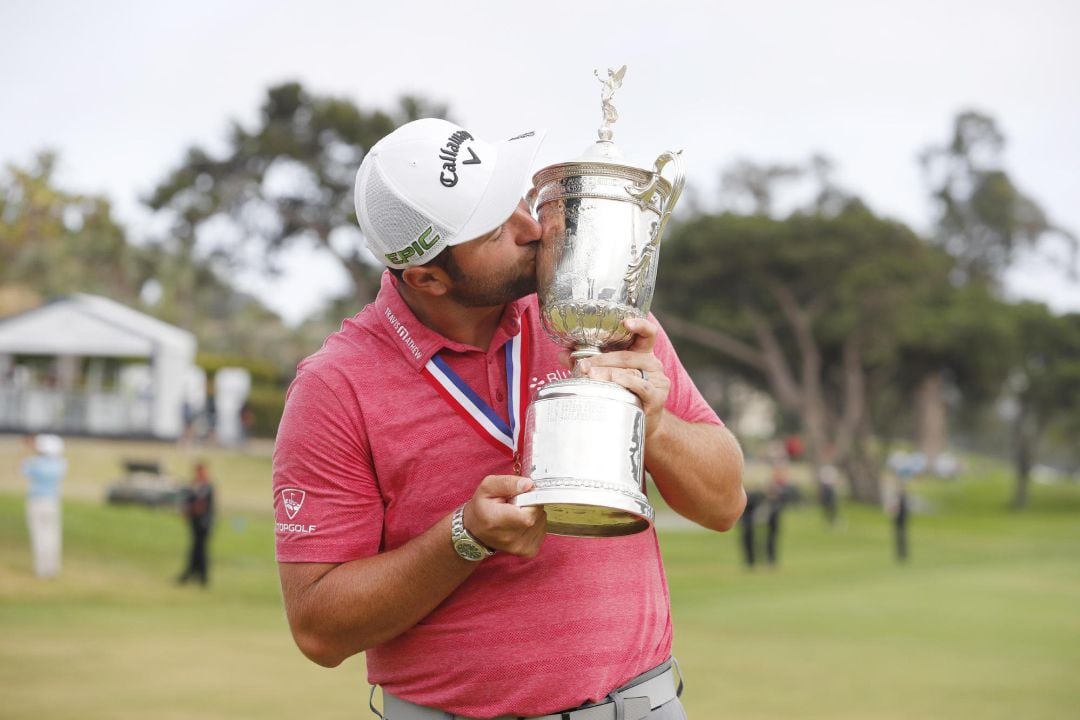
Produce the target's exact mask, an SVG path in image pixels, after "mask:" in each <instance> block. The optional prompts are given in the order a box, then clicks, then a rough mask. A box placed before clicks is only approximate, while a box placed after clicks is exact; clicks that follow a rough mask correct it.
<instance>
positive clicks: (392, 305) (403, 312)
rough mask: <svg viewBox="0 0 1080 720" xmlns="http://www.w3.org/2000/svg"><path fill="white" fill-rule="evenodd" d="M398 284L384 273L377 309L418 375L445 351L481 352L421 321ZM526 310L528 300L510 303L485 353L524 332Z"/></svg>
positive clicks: (490, 352)
mask: <svg viewBox="0 0 1080 720" xmlns="http://www.w3.org/2000/svg"><path fill="white" fill-rule="evenodd" d="M397 284H398V280H397V278H396V277H394V275H393V274H392V273H390V271H388V270H386V271H383V276H382V284H381V285H380V287H379V294H378V295H377V296H376V297H375V309H376V311H377V312H378V315H379V323H380V324H381V325H382V327H383V328H384V329H385V330H386V332H387V335H388V336H389V337H391V339H392V341H393V343H394V344H395V345H396V346H397V347H398V349H400V350H401V354H402V355H403V356H404V357H405V359H406V360H407V361H409V363H410V364H411V365H412V366H413V368H414V369H415V370H416V371H417V372H419V371H420V370H421V369H423V367H424V366H425V365H426V364H427V362H428V360H430V359H431V358H432V356H433V355H435V353H437V352H439V351H440V350H443V349H444V348H445V349H447V350H450V351H452V352H458V353H475V352H481V350H480V348H477V347H474V346H472V345H466V344H465V343H460V342H457V341H455V340H451V339H449V338H447V337H444V336H443V335H441V334H440V333H439V332H437V331H436V330H432V329H431V328H429V327H428V326H426V325H424V324H423V323H422V322H420V320H419V319H417V317H416V315H415V314H414V313H413V311H412V308H410V307H409V306H408V305H407V304H406V303H405V300H404V299H402V297H401V294H400V293H398V290H397ZM527 307H528V300H527V298H520V299H518V300H514V301H513V302H511V303H507V305H506V309H505V310H504V311H503V316H502V319H501V320H500V321H499V327H498V328H496V330H495V335H493V336H492V338H491V345H490V346H489V347H488V348H487V350H486V351H484V352H486V354H489V355H490V354H493V353H497V352H498V351H499V350H501V349H502V347H503V345H505V344H506V341H507V340H509V339H510V338H511V337H513V336H514V335H516V334H517V333H518V332H519V331H520V330H521V314H522V313H523V312H525V309H526V308H527Z"/></svg>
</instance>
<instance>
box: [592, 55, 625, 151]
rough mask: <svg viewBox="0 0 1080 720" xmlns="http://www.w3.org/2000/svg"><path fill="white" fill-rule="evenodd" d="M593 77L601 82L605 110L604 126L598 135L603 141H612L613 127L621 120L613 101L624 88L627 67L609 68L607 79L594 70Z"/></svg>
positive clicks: (601, 95) (601, 101)
mask: <svg viewBox="0 0 1080 720" xmlns="http://www.w3.org/2000/svg"><path fill="white" fill-rule="evenodd" d="M593 75H595V76H596V79H597V80H599V81H600V85H601V86H602V88H603V89H602V90H601V91H600V103H601V105H602V106H603V110H604V124H603V125H601V126H600V129H599V130H597V132H596V134H597V135H599V136H600V139H601V140H611V138H612V135H613V133H612V132H611V125H612V123H614V122H615V121H616V120H618V119H619V113H618V111H616V110H615V105H614V104H613V103H612V102H611V101H612V99H613V98H614V97H615V91H616V90H618V89H619V88H620V87H622V81H623V77H625V76H626V66H625V65H623V66H622V67H621V68H619V69H618V70H613V69H611V68H608V71H607V78H603V77H600V71H599V70H593Z"/></svg>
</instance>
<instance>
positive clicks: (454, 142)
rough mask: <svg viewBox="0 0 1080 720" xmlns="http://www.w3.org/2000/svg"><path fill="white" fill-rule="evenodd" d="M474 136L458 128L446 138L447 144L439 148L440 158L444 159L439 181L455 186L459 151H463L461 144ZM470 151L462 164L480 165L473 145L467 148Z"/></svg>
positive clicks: (448, 185)
mask: <svg viewBox="0 0 1080 720" xmlns="http://www.w3.org/2000/svg"><path fill="white" fill-rule="evenodd" d="M473 139H474V138H473V136H472V135H470V134H469V133H468V131H466V130H458V131H457V132H455V133H453V134H452V135H451V136H450V137H449V138H447V140H446V146H445V147H443V148H440V149H439V159H440V160H442V161H443V166H442V172H441V173H439V182H441V183H442V184H443V186H444V187H448V188H449V187H454V186H455V185H457V181H458V169H457V161H458V153H460V152H461V144H462V143H463V142H465V141H466V140H473ZM465 150H466V151H467V152H468V153H469V159H468V160H462V161H461V164H462V165H479V164H480V158H479V157H477V155H476V153H475V152H473V149H472V148H471V147H467V148H465Z"/></svg>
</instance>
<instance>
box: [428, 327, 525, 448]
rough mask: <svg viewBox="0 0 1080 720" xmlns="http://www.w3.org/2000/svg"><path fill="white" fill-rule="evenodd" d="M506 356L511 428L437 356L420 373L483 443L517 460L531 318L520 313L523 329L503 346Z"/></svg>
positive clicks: (508, 408)
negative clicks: (484, 441) (529, 321)
mask: <svg viewBox="0 0 1080 720" xmlns="http://www.w3.org/2000/svg"><path fill="white" fill-rule="evenodd" d="M503 352H504V353H505V354H506V400H507V402H506V407H507V410H508V411H509V413H508V414H509V415H510V424H509V425H508V424H507V423H506V421H504V420H503V419H502V418H501V417H499V414H498V413H497V412H495V411H494V410H492V409H491V407H490V406H489V405H488V404H487V403H485V402H484V401H483V400H482V399H481V398H480V396H479V395H477V394H476V391H474V390H473V389H472V388H471V387H469V384H468V383H466V382H465V381H464V380H462V379H461V377H459V376H458V374H457V373H455V372H454V371H453V370H451V369H450V366H449V365H447V364H446V361H445V360H443V359H442V358H441V357H440V356H439V354H438V353H435V355H434V356H432V358H431V359H430V360H428V361H427V364H426V365H425V366H424V369H423V370H421V371H420V374H421V375H423V376H424V378H425V379H426V380H427V381H428V382H429V383H431V385H432V387H434V388H435V391H436V392H437V393H439V395H441V396H442V398H443V399H444V400H445V401H446V402H447V403H448V404H449V405H450V407H451V408H453V410H454V412H456V413H457V414H458V415H460V416H461V417H462V418H463V419H464V420H465V422H467V423H468V424H469V426H470V427H472V429H473V430H475V431H476V432H477V434H479V435H480V437H482V438H483V439H484V440H486V441H487V442H488V443H490V444H491V446H492V447H494V448H495V449H496V450H498V451H499V452H501V453H502V454H504V455H506V456H507V457H509V458H513V459H516V458H517V448H518V443H519V441H520V438H521V430H522V428H523V427H524V425H525V411H526V408H527V403H525V402H522V398H524V397H526V395H527V393H528V387H527V386H526V383H528V381H529V373H528V372H527V368H526V367H525V365H526V364H527V363H528V358H529V331H528V316H527V315H526V314H525V313H522V314H521V329H520V330H519V331H518V333H517V335H514V336H513V337H512V338H510V339H509V340H507V341H506V344H505V345H503Z"/></svg>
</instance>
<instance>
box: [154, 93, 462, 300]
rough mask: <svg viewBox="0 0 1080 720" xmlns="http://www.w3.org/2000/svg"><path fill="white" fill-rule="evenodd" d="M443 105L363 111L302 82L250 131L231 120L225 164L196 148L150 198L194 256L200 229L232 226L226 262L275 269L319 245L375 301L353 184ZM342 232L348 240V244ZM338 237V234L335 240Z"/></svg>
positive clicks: (269, 104) (222, 254)
mask: <svg viewBox="0 0 1080 720" xmlns="http://www.w3.org/2000/svg"><path fill="white" fill-rule="evenodd" d="M445 115H446V108H445V107H444V106H439V105H432V104H430V103H428V102H427V101H424V100H421V99H419V98H415V97H405V98H402V99H401V100H400V101H399V104H398V107H397V108H396V109H395V110H394V111H392V112H385V111H382V110H374V111H364V110H362V109H360V108H358V107H357V106H356V105H355V104H353V103H352V102H351V101H350V100H347V99H343V98H335V97H328V96H320V95H313V94H311V93H309V92H308V91H306V90H305V89H304V88H303V87H302V86H301V85H300V84H299V83H295V82H291V83H284V84H281V85H277V86H274V87H271V88H270V89H269V90H268V91H267V95H266V99H265V100H264V102H263V106H262V108H261V110H260V114H259V120H258V122H257V123H256V126H255V127H254V128H253V129H250V130H249V129H246V128H244V127H242V126H240V125H239V124H237V123H233V125H232V127H231V129H230V133H229V139H228V149H227V150H226V152H225V154H224V155H223V156H221V157H216V156H214V155H212V154H211V153H210V152H208V151H206V150H204V149H202V148H199V147H195V148H192V149H190V150H189V151H188V153H187V156H186V158H185V159H184V161H183V163H181V165H180V166H179V167H178V168H176V169H175V170H173V171H172V172H171V173H169V174H168V175H167V176H166V177H165V179H164V180H162V182H161V183H160V184H159V185H158V187H157V188H156V189H155V190H154V192H153V193H151V194H150V195H149V196H148V197H147V199H146V202H147V204H148V205H149V206H150V207H151V208H153V209H154V210H158V211H163V212H165V213H167V215H168V216H169V217H171V218H172V221H173V229H172V235H173V236H174V238H176V239H177V240H179V242H180V243H181V245H182V246H184V247H186V248H187V249H186V250H185V251H184V252H185V253H187V254H190V253H192V252H193V248H194V246H195V243H196V239H197V237H198V235H199V232H200V229H201V228H202V227H203V226H204V224H206V223H208V222H209V221H211V220H227V221H228V224H230V225H231V226H232V228H233V230H234V232H235V235H236V237H237V241H236V242H235V243H233V244H231V246H230V248H229V249H228V251H224V250H222V251H219V253H218V260H219V261H221V262H223V263H240V262H248V260H245V259H244V252H245V251H247V253H248V255H247V256H246V257H250V253H251V252H252V250H253V248H252V247H249V246H250V245H253V246H254V249H255V250H256V251H257V253H258V254H260V255H261V257H262V258H263V261H264V264H265V269H267V270H270V271H275V270H276V266H275V258H276V255H277V251H278V250H280V249H282V248H284V247H285V246H287V245H289V244H290V243H293V242H296V241H300V240H305V239H306V240H314V241H315V242H317V243H318V244H319V245H320V246H321V247H322V248H323V249H325V250H326V251H328V252H330V253H331V254H333V255H334V256H335V257H336V258H337V259H338V260H339V261H341V263H342V264H343V266H344V267H345V269H346V270H347V271H348V273H349V276H350V278H351V279H352V282H353V285H354V288H353V290H354V295H355V297H356V298H357V299H358V300H360V301H361V302H366V301H367V300H369V299H370V298H371V297H373V296H374V290H375V287H376V282H377V277H378V269H376V268H374V267H373V266H371V265H369V264H368V263H366V262H365V261H364V260H363V256H362V254H361V251H360V246H359V244H358V243H357V242H356V235H357V228H356V217H355V212H354V210H353V193H352V190H353V181H354V178H355V176H356V169H357V167H359V165H360V161H361V160H362V159H363V157H364V154H365V153H366V152H367V150H368V149H369V148H370V147H371V146H372V145H374V144H375V143H376V142H377V141H378V140H379V139H380V138H382V137H383V136H384V135H386V134H388V133H389V132H391V131H392V130H393V129H394V128H395V127H397V126H398V125H401V124H403V123H405V122H408V121H410V120H415V119H417V118H420V117H428V116H439V117H442V116H445ZM343 233H345V234H347V235H348V237H349V238H351V239H349V240H342V237H343ZM335 236H336V237H335Z"/></svg>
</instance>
